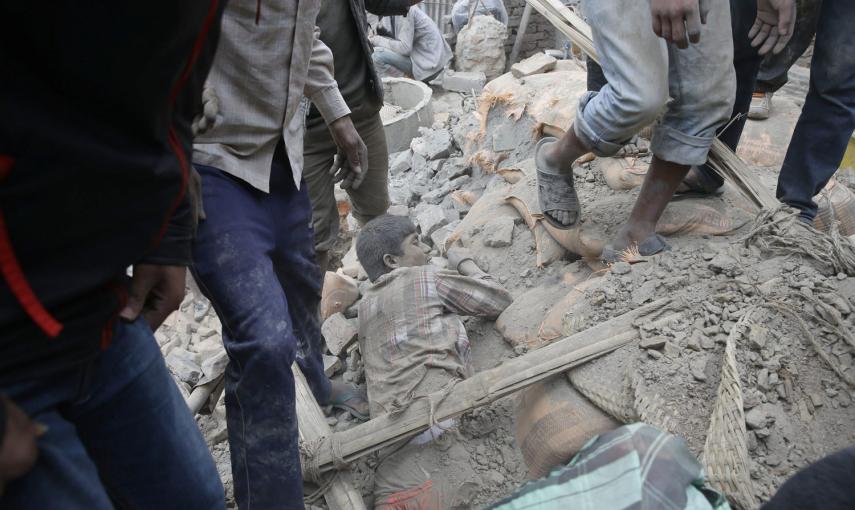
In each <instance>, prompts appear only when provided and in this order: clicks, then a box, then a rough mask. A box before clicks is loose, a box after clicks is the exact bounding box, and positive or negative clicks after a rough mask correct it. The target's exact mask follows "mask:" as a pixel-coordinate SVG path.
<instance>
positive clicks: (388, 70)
mask: <svg viewBox="0 0 855 510" xmlns="http://www.w3.org/2000/svg"><path fill="white" fill-rule="evenodd" d="M371 57H372V58H373V60H374V66H375V67H376V68H377V71H378V74H380V76H404V75H406V76H412V75H413V62H412V60H410V58H409V57H407V56H405V55H399V54H398V53H395V52H394V51H391V50H387V49H386V48H374V53H373V54H372V55H371Z"/></svg>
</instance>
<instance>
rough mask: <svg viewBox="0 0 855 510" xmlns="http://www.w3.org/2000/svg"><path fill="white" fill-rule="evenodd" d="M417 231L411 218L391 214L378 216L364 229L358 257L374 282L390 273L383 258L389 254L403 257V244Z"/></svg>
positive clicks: (357, 244)
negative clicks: (405, 239) (406, 238)
mask: <svg viewBox="0 0 855 510" xmlns="http://www.w3.org/2000/svg"><path fill="white" fill-rule="evenodd" d="M415 231H416V226H415V225H413V222H412V221H410V219H409V218H407V217H406V216H393V215H391V214H384V215H383V216H378V217H376V218H374V219H373V220H371V221H369V222H368V223H366V224H365V226H364V227H362V232H360V233H359V237H358V238H357V239H356V256H357V257H359V263H360V264H362V267H363V269H365V272H366V273H367V274H368V278H369V279H370V280H371V281H372V282H373V281H375V280H376V279H377V278H380V277H381V276H383V275H384V274H386V273H388V272H389V268H388V267H386V264H385V263H383V257H384V256H385V255H386V254H387V253H388V254H390V255H403V253H402V252H401V243H402V242H403V241H404V238H405V237H407V236H408V235H410V234H412V233H413V232H415Z"/></svg>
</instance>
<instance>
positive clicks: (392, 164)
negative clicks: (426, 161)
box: [389, 149, 413, 175]
mask: <svg viewBox="0 0 855 510" xmlns="http://www.w3.org/2000/svg"><path fill="white" fill-rule="evenodd" d="M412 158H413V151H411V150H409V149H408V150H405V151H401V152H396V153H395V154H392V155H391V156H389V174H390V175H398V174H402V173H404V172H409V171H410V168H412Z"/></svg>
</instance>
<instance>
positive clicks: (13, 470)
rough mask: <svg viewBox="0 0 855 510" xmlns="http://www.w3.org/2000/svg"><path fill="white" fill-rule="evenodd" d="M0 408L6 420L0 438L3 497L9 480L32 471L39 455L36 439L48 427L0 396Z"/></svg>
mask: <svg viewBox="0 0 855 510" xmlns="http://www.w3.org/2000/svg"><path fill="white" fill-rule="evenodd" d="M0 406H3V407H4V410H5V413H3V415H4V416H5V417H6V425H5V427H0V428H3V430H4V431H5V432H4V433H3V436H2V438H0V494H2V492H3V485H4V483H5V482H7V481H9V480H14V479H15V478H18V477H21V476H23V475H24V474H25V473H26V472H27V471H29V470H30V469H32V468H33V465H34V464H35V463H36V458H37V457H38V455H39V448H38V445H37V444H36V439H38V438H39V436H41V435H43V434H44V433H45V432H46V431H47V428H46V427H45V426H44V425H42V424H40V423H37V422H35V421H33V420H31V419H30V417H29V416H27V415H26V414H24V411H22V410H21V408H20V407H18V406H17V405H15V403H14V402H12V401H11V400H9V399H8V398H6V397H4V396H2V395H0Z"/></svg>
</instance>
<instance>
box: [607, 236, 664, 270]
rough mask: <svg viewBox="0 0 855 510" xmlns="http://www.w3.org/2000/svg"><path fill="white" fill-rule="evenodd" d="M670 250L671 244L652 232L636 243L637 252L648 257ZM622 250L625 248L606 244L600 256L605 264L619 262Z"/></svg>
mask: <svg viewBox="0 0 855 510" xmlns="http://www.w3.org/2000/svg"><path fill="white" fill-rule="evenodd" d="M670 250H671V245H670V244H668V242H667V241H665V238H664V237H662V236H661V235H659V234H653V235H651V236H650V237H648V238H647V239H645V240H644V241H641V242H640V243H638V254H639V255H641V256H642V257H650V256H652V255H656V254H658V253H662V252H665V251H670ZM624 251H625V250H615V249H614V248H613V247H612V245H611V244H607V245H605V246H604V247H603V254H602V255H601V256H600V258H601V259H602V260H603V262H605V263H606V264H614V263H615V262H620V260H621V259H622V254H623V253H624Z"/></svg>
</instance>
